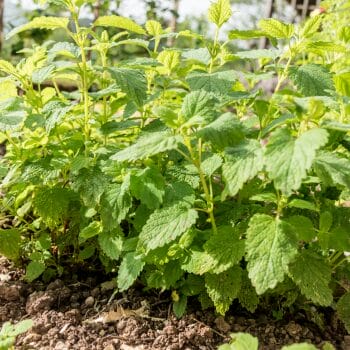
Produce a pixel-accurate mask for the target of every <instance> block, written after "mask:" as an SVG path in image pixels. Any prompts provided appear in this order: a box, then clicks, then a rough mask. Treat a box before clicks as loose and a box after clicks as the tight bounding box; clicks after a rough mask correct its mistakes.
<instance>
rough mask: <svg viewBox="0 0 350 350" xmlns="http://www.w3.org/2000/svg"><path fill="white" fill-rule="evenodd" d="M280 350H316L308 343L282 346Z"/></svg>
mask: <svg viewBox="0 0 350 350" xmlns="http://www.w3.org/2000/svg"><path fill="white" fill-rule="evenodd" d="M282 350H317V348H316V346H314V345H312V344H309V343H300V344H293V345H287V346H284V347H283V348H282Z"/></svg>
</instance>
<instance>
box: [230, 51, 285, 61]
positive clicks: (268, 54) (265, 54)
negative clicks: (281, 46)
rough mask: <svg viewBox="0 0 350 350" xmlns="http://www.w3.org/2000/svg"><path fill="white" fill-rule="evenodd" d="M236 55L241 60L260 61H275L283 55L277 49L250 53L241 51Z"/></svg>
mask: <svg viewBox="0 0 350 350" xmlns="http://www.w3.org/2000/svg"><path fill="white" fill-rule="evenodd" d="M234 55H235V56H237V57H239V58H241V59H250V60H258V59H259V60H260V59H262V58H270V59H272V60H275V59H276V58H277V57H279V56H280V55H281V51H280V50H276V49H258V50H249V51H239V52H236V53H235V54H234Z"/></svg>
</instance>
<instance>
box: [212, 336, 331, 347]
mask: <svg viewBox="0 0 350 350" xmlns="http://www.w3.org/2000/svg"><path fill="white" fill-rule="evenodd" d="M231 338H232V340H231V342H230V343H229V344H224V345H221V346H219V349H218V350H258V345H259V343H258V339H257V338H255V337H253V336H252V335H250V334H248V333H233V334H231ZM316 349H317V348H316V346H314V345H312V344H308V343H301V344H293V345H287V346H284V347H283V348H282V350H316ZM322 349H323V350H332V349H334V347H333V345H331V344H330V343H326V344H325V345H323V347H322Z"/></svg>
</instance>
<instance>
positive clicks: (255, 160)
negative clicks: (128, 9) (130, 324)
mask: <svg viewBox="0 0 350 350" xmlns="http://www.w3.org/2000/svg"><path fill="white" fill-rule="evenodd" d="M48 2H50V3H55V4H56V5H57V4H59V5H61V6H62V7H63V8H64V9H66V11H68V12H69V13H70V19H68V18H61V17H59V18H55V17H50V18H47V17H38V18H35V19H34V20H33V21H32V22H30V23H28V24H25V25H23V26H21V27H19V28H16V29H14V30H13V32H12V33H10V34H9V36H11V35H16V34H17V33H20V32H22V31H24V30H28V29H33V28H44V29H47V30H56V29H60V30H63V31H65V32H66V34H67V36H68V37H69V38H70V41H69V42H68V41H67V42H58V43H52V42H50V43H46V44H44V45H42V46H36V47H33V49H32V50H29V51H28V52H27V57H25V58H23V60H22V61H21V62H20V63H19V64H17V65H16V66H14V65H12V64H11V63H10V62H7V61H4V60H0V70H1V71H2V72H3V73H4V75H5V76H4V77H3V78H2V79H1V81H0V85H1V89H0V91H1V92H0V104H1V112H0V130H1V134H0V135H1V136H0V137H1V141H5V140H6V142H7V153H6V155H5V157H4V158H3V159H2V160H1V168H0V169H1V172H0V173H1V174H2V184H1V190H2V192H3V193H4V195H3V197H2V198H1V207H2V210H1V212H2V213H4V214H2V215H3V216H4V219H7V220H12V222H13V226H14V227H13V228H11V230H7V229H1V230H0V252H1V253H2V254H4V255H5V256H8V257H9V258H11V259H13V260H17V261H19V260H20V259H22V261H24V262H27V263H28V266H27V278H28V279H29V280H33V279H35V278H38V277H40V276H41V275H42V276H43V278H44V279H45V280H49V279H50V278H52V277H53V276H54V275H55V274H61V273H62V271H63V268H64V266H67V265H68V264H72V263H73V264H81V265H83V266H85V267H86V268H88V267H89V268H93V267H94V266H96V265H97V264H98V261H100V263H102V264H103V266H104V267H105V270H106V272H110V273H116V274H117V283H118V289H119V290H120V291H123V290H126V289H128V288H129V287H131V286H132V285H133V283H134V282H135V281H136V280H137V279H138V280H139V281H140V282H141V283H142V284H143V285H144V286H145V287H147V288H156V289H159V290H162V291H164V290H170V291H172V296H173V301H174V312H175V313H176V315H177V316H179V317H180V316H181V315H182V314H183V313H184V312H185V310H186V305H187V298H189V297H192V296H198V298H199V300H200V301H201V303H202V306H203V307H204V308H205V307H210V306H214V307H215V308H216V310H217V312H219V313H221V314H225V313H226V312H227V311H228V309H229V307H230V305H231V304H232V302H233V301H234V300H236V299H237V300H238V301H239V302H240V304H241V305H242V306H243V307H244V308H246V309H247V310H249V311H250V312H254V311H255V310H256V308H257V307H258V306H259V304H264V305H266V303H268V302H272V303H274V306H275V308H277V309H278V310H277V312H278V313H280V314H283V312H284V310H286V309H288V308H290V307H292V306H293V305H304V304H305V303H306V302H307V303H313V304H315V305H319V306H322V307H331V308H334V309H335V310H337V312H338V315H339V317H340V318H341V319H342V320H343V321H344V323H345V325H346V327H347V329H348V330H349V329H350V328H349V327H350V326H349V319H348V315H349V313H348V312H347V310H348V302H347V301H348V299H349V295H350V294H349V293H350V291H349V284H348V281H349V275H350V268H349V266H350V264H349V257H348V256H347V255H346V252H348V251H350V236H349V225H350V208H349V205H348V203H349V199H350V192H349V189H350V159H349V150H350V147H349V145H350V139H349V134H348V132H349V130H350V127H349V113H350V102H349V101H350V100H349V97H350V96H349V89H348V88H349V84H350V81H349V79H348V75H347V72H346V67H345V66H340V65H339V62H340V61H342V62H345V61H346V60H348V58H349V40H343V39H342V40H338V39H336V38H334V40H333V39H332V40H331V39H330V40H329V41H320V40H319V36H320V35H323V33H320V32H319V31H320V30H321V29H320V28H321V24H322V22H323V21H325V20H326V19H327V15H319V16H316V17H314V18H311V19H309V20H307V21H306V23H304V24H302V25H300V26H297V25H292V24H285V23H282V22H280V21H278V20H275V19H266V20H263V21H261V22H260V23H259V26H258V28H257V29H254V30H250V31H238V30H234V31H232V32H230V33H229V39H228V40H227V41H225V42H221V41H220V40H219V38H220V37H221V36H220V30H221V28H222V25H223V24H224V23H225V22H226V21H228V19H229V18H230V16H231V7H230V6H229V3H228V1H226V0H220V1H217V2H214V3H213V4H212V5H211V7H210V10H209V19H210V21H212V22H213V24H214V25H215V26H216V28H217V30H216V35H215V38H214V40H210V39H207V38H204V37H202V36H200V35H197V34H196V33H191V32H190V31H182V32H179V33H170V32H169V31H168V30H166V29H163V28H162V26H161V24H160V23H158V22H156V21H154V20H152V21H148V22H147V23H146V25H145V26H144V27H142V26H140V25H139V24H137V23H135V22H133V21H132V20H130V19H127V18H123V17H119V16H114V15H112V16H104V17H100V18H98V19H97V20H96V21H95V22H94V23H93V24H92V25H91V27H82V26H81V24H80V22H79V13H80V11H81V7H82V6H83V4H84V2H82V1H78V0H75V1H74V0H50V1H48ZM110 33H113V34H110ZM329 35H330V34H329ZM263 36H266V37H267V38H269V40H270V42H271V44H272V48H271V49H266V50H252V51H246V52H235V51H232V49H231V46H230V42H231V41H232V40H235V39H244V40H246V39H250V38H257V37H263ZM169 37H175V39H176V38H179V37H191V38H193V39H195V40H197V41H198V42H199V43H201V47H200V48H199V49H191V50H186V49H180V48H177V47H176V46H175V47H171V48H168V47H166V46H165V42H166V39H167V38H169ZM126 44H127V45H135V46H137V47H142V48H143V50H144V57H138V58H131V59H128V60H118V61H116V62H113V63H111V62H110V61H109V53H110V51H111V50H113V48H116V47H119V46H123V45H126ZM90 53H91V54H90ZM89 57H91V59H90V58H89ZM242 60H243V61H245V62H246V69H243V70H240V71H238V70H237V69H236V68H235V67H237V66H238V65H236V64H237V63H242ZM239 66H240V67H241V66H242V65H239ZM271 78H272V79H273V81H276V83H275V86H274V88H273V91H268V90H266V89H265V90H264V89H262V88H261V87H262V86H263V84H264V81H265V80H266V79H271ZM62 81H71V82H72V84H73V85H74V86H76V87H77V90H76V91H73V92H67V91H64V90H63V89H61V88H60V83H61V82H62Z"/></svg>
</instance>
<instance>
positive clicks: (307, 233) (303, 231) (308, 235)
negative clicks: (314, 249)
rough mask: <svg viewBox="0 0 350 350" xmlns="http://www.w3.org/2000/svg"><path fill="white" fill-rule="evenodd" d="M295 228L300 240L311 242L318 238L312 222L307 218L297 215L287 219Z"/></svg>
mask: <svg viewBox="0 0 350 350" xmlns="http://www.w3.org/2000/svg"><path fill="white" fill-rule="evenodd" d="M286 221H287V222H288V223H289V224H290V225H292V226H293V227H294V231H295V233H296V234H297V237H298V240H301V241H306V242H310V241H311V240H312V239H313V238H315V236H316V231H315V228H314V225H313V223H312V221H311V220H310V219H309V218H307V217H306V216H301V215H295V216H291V217H289V218H287V219H286Z"/></svg>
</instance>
